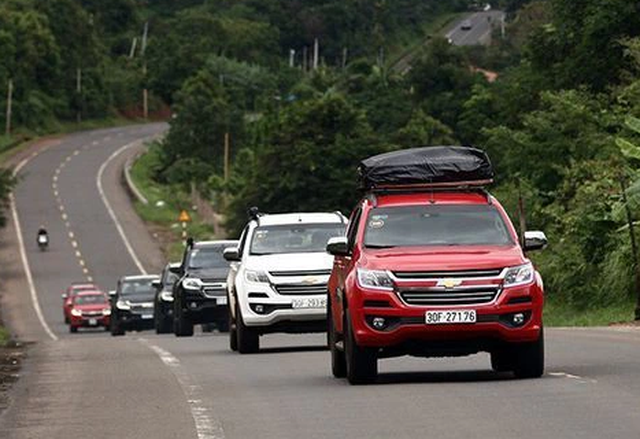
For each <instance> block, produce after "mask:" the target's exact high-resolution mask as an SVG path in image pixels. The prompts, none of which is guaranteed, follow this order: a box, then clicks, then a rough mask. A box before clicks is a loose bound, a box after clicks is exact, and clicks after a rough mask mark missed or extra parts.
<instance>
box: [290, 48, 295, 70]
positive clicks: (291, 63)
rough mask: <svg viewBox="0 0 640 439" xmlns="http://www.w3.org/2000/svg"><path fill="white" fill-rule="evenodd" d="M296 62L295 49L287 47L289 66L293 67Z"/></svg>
mask: <svg viewBox="0 0 640 439" xmlns="http://www.w3.org/2000/svg"><path fill="white" fill-rule="evenodd" d="M295 62H296V50H295V49H289V67H292V68H293V67H294V66H295Z"/></svg>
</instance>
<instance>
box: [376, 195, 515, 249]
mask: <svg viewBox="0 0 640 439" xmlns="http://www.w3.org/2000/svg"><path fill="white" fill-rule="evenodd" d="M512 243H513V241H512V239H511V236H510V235H509V232H508V230H507V227H506V225H505V223H504V220H503V219H502V217H501V216H500V214H499V213H498V211H497V210H496V208H495V207H494V206H490V205H459V206H452V205H448V206H443V205H426V206H407V207H384V208H375V209H372V210H371V211H370V213H369V217H368V218H367V224H366V234H365V245H366V246H367V247H397V246H437V245H445V246H450V245H451V246H453V245H507V244H512Z"/></svg>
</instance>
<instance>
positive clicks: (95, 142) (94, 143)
mask: <svg viewBox="0 0 640 439" xmlns="http://www.w3.org/2000/svg"><path fill="white" fill-rule="evenodd" d="M98 143H100V142H98V141H97V140H94V141H93V142H91V145H93V146H96V145H97V144H98Z"/></svg>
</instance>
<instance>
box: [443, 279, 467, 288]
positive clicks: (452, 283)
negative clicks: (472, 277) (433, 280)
mask: <svg viewBox="0 0 640 439" xmlns="http://www.w3.org/2000/svg"><path fill="white" fill-rule="evenodd" d="M460 284H462V281H461V280H460V279H442V280H439V281H438V286H439V287H445V288H455V287H457V286H459V285H460Z"/></svg>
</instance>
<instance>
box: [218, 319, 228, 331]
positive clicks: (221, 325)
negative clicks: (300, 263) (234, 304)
mask: <svg viewBox="0 0 640 439" xmlns="http://www.w3.org/2000/svg"><path fill="white" fill-rule="evenodd" d="M216 325H217V326H218V331H220V332H221V333H224V332H229V318H228V317H223V318H222V319H220V320H218V321H217V322H216Z"/></svg>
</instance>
